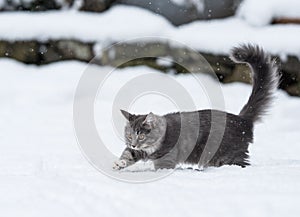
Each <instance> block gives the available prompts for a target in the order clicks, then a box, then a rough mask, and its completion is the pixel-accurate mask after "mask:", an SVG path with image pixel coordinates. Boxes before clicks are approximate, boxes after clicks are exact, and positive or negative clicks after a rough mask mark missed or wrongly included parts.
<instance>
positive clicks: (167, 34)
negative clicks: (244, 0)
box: [0, 0, 300, 57]
mask: <svg viewBox="0 0 300 217" xmlns="http://www.w3.org/2000/svg"><path fill="white" fill-rule="evenodd" d="M295 1H296V0H295ZM250 3H251V2H250ZM284 4H287V3H286V2H284ZM248 5H249V7H246V6H247V5H246V6H245V7H246V9H247V10H246V9H244V8H242V9H241V12H240V13H239V16H235V17H230V18H227V19H218V20H212V21H209V22H208V21H195V22H192V23H190V24H186V25H182V26H180V27H175V26H173V25H172V24H171V23H169V22H168V21H167V20H166V19H165V18H164V17H162V16H159V15H157V14H155V13H152V12H150V11H148V10H145V9H141V8H137V7H132V6H114V7H112V8H111V9H109V10H108V11H106V12H104V13H100V14H95V13H83V12H78V11H55V12H44V13H27V12H18V13H7V12H6V13H0V39H5V40H31V39H38V40H41V41H43V40H47V39H63V38H67V39H70V38H73V39H78V40H81V41H85V42H86V41H89V42H97V43H98V44H100V45H102V46H107V45H108V44H110V43H113V42H119V41H122V40H129V39H136V38H138V40H153V39H151V38H147V37H149V36H150V37H162V39H161V40H166V39H172V40H178V41H180V42H181V43H185V44H186V45H188V46H190V47H192V48H193V49H197V50H199V51H203V52H209V53H215V54H228V53H229V51H230V49H231V48H232V47H233V46H236V45H237V44H239V43H249V42H250V43H251V42H252V43H256V44H259V45H261V46H263V47H264V48H265V49H266V50H267V51H269V52H271V53H272V54H273V55H280V56H281V57H285V56H286V55H295V56H298V57H300V40H299V35H300V26H299V25H273V26H260V27H256V26H253V25H251V23H252V20H251V19H254V18H255V21H256V22H257V20H262V21H263V22H265V21H264V20H266V19H271V18H272V16H273V15H272V11H271V12H269V11H268V13H264V10H267V9H268V8H267V9H266V7H267V6H268V4H266V3H265V4H264V5H265V6H266V7H263V8H262V9H261V11H262V12H261V11H259V13H258V12H257V13H256V8H254V7H253V4H248ZM295 8H296V10H297V7H295ZM248 10H249V11H253V10H255V13H250V15H251V16H250V15H249V14H248V13H245V11H248ZM278 10H279V9H278ZM275 12H276V11H275ZM275 12H274V13H275ZM265 16H270V18H265ZM253 17H254V18H253ZM244 18H246V19H244ZM253 22H254V21H253ZM145 37H146V38H145ZM155 40H156V41H157V40H158V39H157V38H155Z"/></svg>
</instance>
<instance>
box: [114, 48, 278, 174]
mask: <svg viewBox="0 0 300 217" xmlns="http://www.w3.org/2000/svg"><path fill="white" fill-rule="evenodd" d="M232 59H233V60H234V61H235V62H240V63H247V64H248V65H249V66H250V67H251V69H252V72H253V89H252V93H251V95H250V98H249V100H248V102H247V103H246V105H245V106H244V107H243V108H242V110H241V112H240V114H239V115H234V114H230V113H226V112H223V111H217V110H200V111H194V112H178V113H171V114H166V115H163V116H159V115H155V114H153V113H149V114H147V115H134V114H130V113H129V112H126V111H123V110H121V112H122V114H123V115H124V116H125V118H126V119H127V120H128V122H127V125H126V126H125V139H126V146H127V147H126V148H125V150H124V151H123V153H122V155H121V157H120V158H119V160H118V161H116V162H115V164H114V166H113V168H114V169H122V168H125V167H128V166H130V165H132V164H134V163H136V162H137V161H139V160H152V161H153V162H154V166H155V169H163V168H167V169H170V168H175V167H176V165H178V164H181V163H186V164H198V165H199V166H201V167H208V166H216V167H219V166H222V165H238V166H241V167H245V166H247V165H249V162H248V158H249V155H248V145H249V144H250V143H252V141H253V125H254V123H255V122H257V121H259V120H260V119H261V117H262V116H263V114H264V113H265V112H266V110H267V108H268V107H269V106H270V104H271V101H272V99H273V93H274V91H275V90H276V89H277V86H278V82H279V76H278V70H277V67H276V65H275V63H274V62H273V61H271V58H270V56H269V55H268V54H266V53H265V52H264V51H263V50H262V49H261V48H259V47H258V46H253V45H242V46H240V47H236V48H233V49H232ZM213 126H217V128H216V129H214V130H212V127H213ZM222 126H224V127H223V131H222V129H221V128H222ZM218 128H220V129H218ZM222 133H223V134H222ZM209 137H211V138H209ZM208 140H209V143H208ZM206 145H208V146H209V147H208V150H209V151H207V147H206ZM212 147H216V150H215V151H214V150H213V148H212ZM210 148H212V151H210ZM203 159H206V160H203Z"/></svg>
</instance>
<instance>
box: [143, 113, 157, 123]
mask: <svg viewBox="0 0 300 217" xmlns="http://www.w3.org/2000/svg"><path fill="white" fill-rule="evenodd" d="M156 122H157V117H156V115H155V114H153V113H152V112H150V113H149V114H148V115H147V116H146V118H145V120H144V122H143V123H144V124H146V125H148V126H150V127H153V126H155V124H156Z"/></svg>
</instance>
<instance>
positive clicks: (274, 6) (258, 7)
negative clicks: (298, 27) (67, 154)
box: [237, 0, 300, 26]
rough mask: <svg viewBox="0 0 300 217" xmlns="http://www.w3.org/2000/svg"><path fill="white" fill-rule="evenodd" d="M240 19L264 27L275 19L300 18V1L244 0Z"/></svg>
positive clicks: (240, 9) (240, 10) (240, 8)
mask: <svg viewBox="0 0 300 217" xmlns="http://www.w3.org/2000/svg"><path fill="white" fill-rule="evenodd" d="M237 15H238V17H241V18H243V19H245V20H246V21H247V22H248V23H249V24H252V25H255V26H264V25H268V24H270V23H271V22H272V19H274V18H297V19H299V18H300V1H298V0H264V1H260V0H244V1H243V2H242V4H241V5H240V7H239V9H238V12H237Z"/></svg>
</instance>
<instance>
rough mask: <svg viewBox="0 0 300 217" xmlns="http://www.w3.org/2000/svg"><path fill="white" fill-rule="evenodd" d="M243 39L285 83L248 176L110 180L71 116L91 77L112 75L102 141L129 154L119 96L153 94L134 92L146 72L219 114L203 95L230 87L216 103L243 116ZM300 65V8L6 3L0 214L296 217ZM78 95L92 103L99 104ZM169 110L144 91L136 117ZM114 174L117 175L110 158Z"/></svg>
mask: <svg viewBox="0 0 300 217" xmlns="http://www.w3.org/2000/svg"><path fill="white" fill-rule="evenodd" d="M241 43H255V44H258V45H259V46H261V47H263V48H264V49H265V50H266V51H267V52H269V53H270V54H271V55H272V57H273V58H275V60H276V61H277V63H278V64H279V67H280V73H281V76H282V77H281V83H280V88H281V89H280V90H278V91H277V92H276V100H274V103H273V106H272V107H271V108H270V110H269V114H268V115H266V116H264V118H263V122H262V123H260V124H257V125H255V132H254V143H253V144H251V145H250V146H249V155H250V163H251V166H249V167H247V168H240V167H237V166H223V167H220V168H207V169H206V170H204V171H195V170H183V169H179V170H176V171H175V172H174V173H172V174H171V175H170V176H167V177H165V178H164V179H159V180H156V181H155V182H149V183H144V184H132V183H127V182H120V181H117V180H115V179H112V178H110V177H108V176H106V175H105V174H103V173H101V172H100V171H98V170H96V169H95V168H94V167H93V166H92V165H91V164H90V163H89V161H88V160H87V159H86V158H85V156H84V154H83V153H82V149H81V148H80V147H79V145H78V140H77V138H76V134H75V133H74V117H73V112H74V107H73V106H74V101H75V102H76V100H74V96H75V93H76V90H77V88H78V83H79V82H80V81H81V78H82V75H83V74H84V72H85V71H86V70H87V69H88V70H91V71H92V72H97V73H99V74H100V75H101V76H102V75H103V74H105V72H107V71H112V73H111V74H110V76H109V77H107V79H106V77H105V79H106V80H105V84H104V85H103V86H102V89H101V91H99V92H98V95H97V98H96V100H95V104H94V108H93V110H92V109H91V110H90V111H91V112H94V114H93V115H94V116H93V117H94V120H95V125H96V127H97V133H98V135H99V138H101V139H102V140H103V142H104V143H105V146H106V148H107V149H109V150H110V151H111V152H112V153H113V154H114V156H115V158H116V159H117V157H118V156H120V154H121V152H122V151H123V150H124V147H125V145H124V140H123V138H124V137H123V135H122V133H120V134H118V133H117V132H116V126H120V129H123V127H124V125H125V119H123V118H122V117H121V114H120V113H118V115H119V117H120V119H119V120H120V121H115V122H113V121H114V120H115V119H114V117H113V115H114V114H113V112H114V110H113V108H117V107H118V106H116V105H118V104H117V103H115V101H116V102H118V100H119V101H122V100H123V99H124V98H126V97H123V98H122V97H120V96H122V95H120V93H124V92H125V93H127V92H126V91H124V90H127V91H128V92H130V91H131V92H130V93H137V92H138V90H144V89H143V87H144V86H143V84H144V83H139V82H137V81H141V79H140V78H141V76H143V75H146V76H147V75H151V76H152V78H153V77H155V76H156V78H159V76H161V77H165V78H168V79H169V80H170V81H174V82H175V83H176V84H179V85H180V88H178V89H176V88H174V86H172V85H169V86H168V85H167V83H163V82H156V79H149V82H147V85H148V84H151V85H153V88H157V85H159V83H160V84H163V85H164V88H170V89H169V90H170V92H172V93H174V95H175V93H177V95H179V96H186V95H183V94H181V92H180V93H179V94H178V92H177V91H178V90H180V91H181V90H182V89H181V88H184V90H185V91H186V92H187V93H188V94H189V96H190V97H191V98H192V99H193V102H194V103H195V107H196V108H197V109H207V108H212V103H211V102H212V101H213V100H212V99H210V98H209V97H208V95H207V94H206V93H207V89H205V88H204V87H208V86H209V85H210V84H214V85H215V86H216V87H217V88H216V89H214V88H210V89H209V91H211V90H212V91H211V92H212V94H214V93H218V91H215V90H218V89H219V88H220V87H221V89H222V94H218V95H213V96H216V98H218V97H221V98H222V99H223V97H224V102H225V103H224V104H225V105H224V106H225V109H224V110H226V111H227V112H230V113H233V114H238V113H239V111H240V110H241V108H242V107H243V105H244V104H245V102H246V101H247V100H248V97H249V95H250V92H251V89H252V86H251V85H250V84H249V83H250V82H251V78H250V71H249V68H248V67H246V66H245V65H244V64H235V63H233V62H232V61H231V60H230V58H229V54H230V49H231V48H232V47H233V46H237V45H239V44H241ZM192 51H196V54H197V55H195V53H193V52H192ZM198 54H201V55H202V56H203V57H204V58H205V59H206V60H207V61H208V62H209V64H210V65H211V68H212V69H213V70H214V72H215V73H216V75H217V76H215V77H213V76H210V75H207V74H206V72H207V73H209V71H210V70H207V69H208V68H209V67H207V68H205V66H204V67H202V68H201V70H198V68H199V67H198V65H197V63H199V62H198V61H199V60H198V59H199V58H198V57H199V55H198ZM140 56H146V57H149V58H136V57H140ZM299 58H300V1H299V0H0V78H1V79H0V102H1V106H0V213H1V215H2V216H5V217H19V216H22V217H41V216H43V217H54V216H55V217H60V216H62V217H68V216H70V217H76V216H79V217H82V216H88V217H94V216H95V217H99V216H109V217H111V216H112V217H114V216H116V217H127V216H130V217H132V216H133V215H134V214H136V215H139V216H141V217H142V216H164V217H167V216H172V217H176V216H178V217H180V216H197V217H198V216H206V217H207V216H211V217H215V216H222V217H234V216H235V217H240V216H248V217H260V216H261V217H264V216H272V217H282V216H286V215H287V214H288V216H289V217H298V216H299V213H300V207H299V201H300V173H299V171H300V154H299V153H300V146H299V141H300V134H299V132H300V125H299V116H300V110H299V108H300V99H299V96H300V60H299ZM126 60H130V61H126ZM174 60H177V61H178V62H174ZM124 62H125V63H124ZM180 63H184V64H185V65H187V66H188V67H187V68H191V69H194V71H201V72H203V73H198V74H197V76H199V77H200V78H201V79H199V80H200V81H201V82H200V83H201V84H202V86H201V84H200V85H199V81H197V80H196V79H195V77H194V76H193V75H192V74H191V73H190V72H189V71H188V70H187V69H186V68H184V67H183V66H182V64H180ZM201 64H202V63H201ZM204 65H205V64H204ZM99 74H97V75H99ZM154 75H155V76H154ZM137 78H139V79H137ZM169 80H168V81H169ZM218 80H219V81H221V82H222V83H220V82H218ZM160 81H164V80H160ZM203 84H206V85H207V86H205V85H203ZM87 86H88V87H90V86H89V85H87ZM145 86H146V85H145ZM149 86H150V85H149ZM209 87H210V86H209ZM212 87H214V86H213V85H212ZM157 89H158V90H161V89H159V88H157ZM162 89H163V88H162ZM174 89H176V91H173V90H174ZM83 92H84V91H83ZM156 93H157V92H156ZM137 94H140V93H139V92H138V93H137ZM220 95H221V96H220ZM77 96H78V95H77ZM118 97H119V98H118ZM168 97H169V98H168ZM78 98H79V99H78ZM78 98H77V100H79V101H80V100H82V101H80V102H85V101H84V100H86V99H89V98H90V95H88V94H87V93H86V92H84V93H82V95H80V94H79V97H78ZM120 98H121V100H120ZM187 98H188V97H187ZM172 100H173V99H171V100H170V96H166V95H164V94H163V93H162V94H161V95H159V94H156V95H155V94H154V93H150V94H148V95H138V96H137V97H136V98H135V100H134V102H130V103H131V107H130V108H129V111H130V112H133V113H138V114H140V113H141V114H142V113H143V114H144V113H147V112H150V111H153V112H154V113H157V114H165V113H169V112H174V111H178V110H179V109H178V107H176V105H175V104H174V101H172ZM113 106H115V107H113ZM118 109H119V108H117V109H116V110H118ZM121 109H124V108H121ZM187 110H188V109H187ZM86 113H88V112H86ZM115 113H116V112H115ZM84 115H85V114H82V116H83V117H85V116H84ZM83 119H84V118H83ZM85 126H86V124H84V126H83V127H82V128H81V129H83V130H86V128H85ZM86 131H88V130H86ZM122 132H123V131H122ZM87 133H88V135H90V134H89V133H90V132H89V131H88V132H87ZM88 138H91V137H88ZM88 145H89V144H87V146H88ZM97 154H99V153H96V152H95V153H94V152H93V153H92V155H93V156H96V157H97V156H99V155H97ZM97 159H98V158H97ZM100 160H103V159H102V158H101V159H100ZM100 160H99V161H100ZM104 160H105V162H106V163H107V162H108V160H107V158H104ZM101 162H102V161H101ZM107 164H108V165H109V168H108V169H111V167H110V165H111V166H112V165H113V162H108V163H107ZM122 172H124V173H125V174H132V175H135V176H139V177H142V178H144V177H146V178H147V177H152V176H153V175H157V174H158V175H160V171H154V170H153V168H152V167H151V165H150V164H149V163H144V162H139V163H137V164H135V165H134V166H132V167H131V168H130V167H129V168H128V170H126V171H121V172H116V174H117V175H118V174H123V173H122ZM111 173H114V171H113V170H112V169H111Z"/></svg>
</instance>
